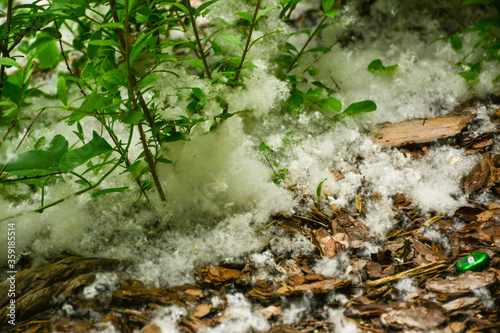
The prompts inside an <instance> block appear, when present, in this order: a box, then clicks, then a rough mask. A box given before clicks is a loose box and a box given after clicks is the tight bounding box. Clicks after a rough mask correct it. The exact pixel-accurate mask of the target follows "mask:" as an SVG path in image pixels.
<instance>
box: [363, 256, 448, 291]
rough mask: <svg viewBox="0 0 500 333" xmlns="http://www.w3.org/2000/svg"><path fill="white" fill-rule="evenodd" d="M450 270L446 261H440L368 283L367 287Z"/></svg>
mask: <svg viewBox="0 0 500 333" xmlns="http://www.w3.org/2000/svg"><path fill="white" fill-rule="evenodd" d="M446 268H448V264H447V262H446V260H440V261H436V262H433V263H431V264H428V265H425V266H420V267H415V268H412V269H409V270H407V271H404V272H401V273H397V274H394V275H391V276H388V277H385V278H381V279H378V280H375V281H368V282H367V285H368V286H369V287H377V286H380V285H383V284H387V283H390V282H394V281H397V280H399V279H402V278H405V277H420V276H423V275H428V274H434V273H437V272H439V271H441V270H445V269H446Z"/></svg>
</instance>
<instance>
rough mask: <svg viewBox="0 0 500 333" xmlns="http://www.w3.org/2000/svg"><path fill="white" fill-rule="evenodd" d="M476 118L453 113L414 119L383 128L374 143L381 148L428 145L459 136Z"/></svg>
mask: <svg viewBox="0 0 500 333" xmlns="http://www.w3.org/2000/svg"><path fill="white" fill-rule="evenodd" d="M473 118H474V115H473V114H471V113H458V114H457V113H452V114H448V115H446V116H441V117H436V118H432V119H414V120H409V121H403V122H401V123H396V124H388V125H385V126H383V127H382V128H381V129H380V130H379V131H378V132H377V133H376V134H375V135H374V139H373V142H374V143H375V144H379V145H381V146H388V147H400V146H404V145H407V144H414V143H428V142H432V141H434V140H437V139H442V138H449V137H453V136H455V135H457V134H459V133H460V132H461V131H462V130H463V129H464V128H465V126H467V124H468V123H470V122H471V120H472V119H473Z"/></svg>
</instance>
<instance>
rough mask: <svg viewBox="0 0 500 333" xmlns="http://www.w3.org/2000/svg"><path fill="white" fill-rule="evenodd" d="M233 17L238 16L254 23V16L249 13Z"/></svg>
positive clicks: (241, 13)
mask: <svg viewBox="0 0 500 333" xmlns="http://www.w3.org/2000/svg"><path fill="white" fill-rule="evenodd" d="M233 15H238V16H239V17H241V18H243V19H245V20H247V21H248V22H252V14H249V13H247V12H238V13H233Z"/></svg>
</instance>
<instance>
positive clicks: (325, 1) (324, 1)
mask: <svg viewBox="0 0 500 333" xmlns="http://www.w3.org/2000/svg"><path fill="white" fill-rule="evenodd" d="M334 4H335V0H321V7H323V11H324V12H325V13H328V12H329V11H331V10H332V7H333V5H334Z"/></svg>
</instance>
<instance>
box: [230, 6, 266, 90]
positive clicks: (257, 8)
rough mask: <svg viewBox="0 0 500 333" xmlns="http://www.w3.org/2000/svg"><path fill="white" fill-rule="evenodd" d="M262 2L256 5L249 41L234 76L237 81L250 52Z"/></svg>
mask: <svg viewBox="0 0 500 333" xmlns="http://www.w3.org/2000/svg"><path fill="white" fill-rule="evenodd" d="M261 2H262V0H257V5H256V6H255V10H254V12H253V16H252V23H251V24H250V31H249V32H248V36H247V42H246V44H245V48H244V49H243V54H242V55H241V61H240V65H239V66H238V68H237V69H236V76H235V77H234V81H235V82H238V81H239V79H240V73H241V68H242V67H243V65H244V64H245V57H246V55H247V53H248V47H249V46H250V40H251V39H252V32H253V29H254V28H255V21H256V20H257V14H259V8H260V3H261Z"/></svg>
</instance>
